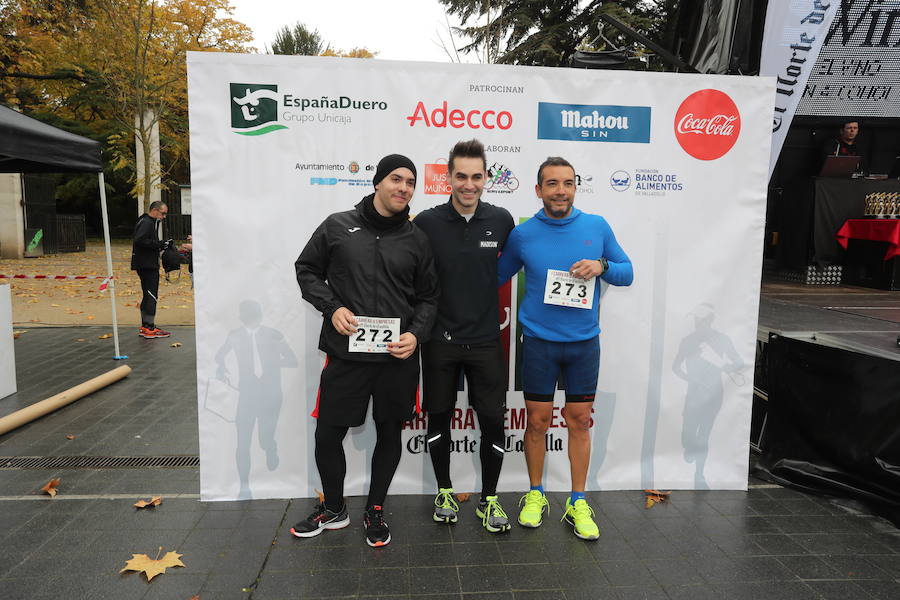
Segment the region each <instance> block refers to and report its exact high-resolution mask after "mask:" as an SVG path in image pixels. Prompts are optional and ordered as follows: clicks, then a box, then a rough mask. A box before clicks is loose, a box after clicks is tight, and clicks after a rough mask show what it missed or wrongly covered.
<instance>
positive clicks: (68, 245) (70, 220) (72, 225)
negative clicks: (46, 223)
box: [56, 214, 86, 252]
mask: <svg viewBox="0 0 900 600" xmlns="http://www.w3.org/2000/svg"><path fill="white" fill-rule="evenodd" d="M85 238H86V235H85V228H84V215H60V214H57V215H56V249H57V250H58V251H59V252H84V249H85V245H86V244H85V242H86V239H85Z"/></svg>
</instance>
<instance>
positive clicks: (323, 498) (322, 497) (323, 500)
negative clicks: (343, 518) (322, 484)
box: [313, 488, 325, 504]
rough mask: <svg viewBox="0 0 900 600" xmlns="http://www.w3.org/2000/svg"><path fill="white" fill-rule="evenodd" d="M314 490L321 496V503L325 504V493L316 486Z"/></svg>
mask: <svg viewBox="0 0 900 600" xmlns="http://www.w3.org/2000/svg"><path fill="white" fill-rule="evenodd" d="M313 491H314V492H315V493H316V496H318V497H319V504H325V494H323V493H322V492H320V491H319V490H317V489H315V488H313Z"/></svg>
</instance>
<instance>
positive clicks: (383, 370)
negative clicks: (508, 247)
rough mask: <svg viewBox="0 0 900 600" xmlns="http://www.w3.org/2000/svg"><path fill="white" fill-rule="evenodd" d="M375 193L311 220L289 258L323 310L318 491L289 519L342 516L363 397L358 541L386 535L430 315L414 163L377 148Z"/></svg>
mask: <svg viewBox="0 0 900 600" xmlns="http://www.w3.org/2000/svg"><path fill="white" fill-rule="evenodd" d="M372 183H373V185H374V186H375V193H374V194H369V195H368V196H366V197H365V198H363V199H362V201H360V202H359V203H358V204H357V205H356V207H355V208H354V209H353V210H348V211H345V212H340V213H335V214H333V215H331V216H329V217H328V218H327V219H325V221H324V222H323V223H322V224H321V225H319V227H318V228H317V229H316V231H315V232H314V233H313V235H312V237H311V238H310V240H309V242H307V244H306V247H305V248H304V249H303V252H301V254H300V257H299V258H298V259H297V262H296V263H295V267H296V271H297V282H298V283H299V284H300V290H301V292H302V294H303V298H304V300H306V301H307V302H309V303H310V304H312V305H313V306H314V307H315V308H316V310H318V311H319V312H321V313H322V316H323V322H322V331H321V334H320V336H319V349H320V350H321V351H323V352H324V353H325V354H326V361H325V366H324V368H323V370H322V376H321V380H320V383H319V396H318V399H317V401H316V408H315V410H314V411H313V414H312V416H313V417H316V418H317V419H318V421H317V423H316V437H315V455H316V466H317V467H318V469H319V476H320V477H321V479H322V489H323V492H324V496H325V499H324V501H323V502H321V503H319V504H317V505H316V507H315V509H314V510H313V512H312V513H311V514H310V515H309V516H308V517H307V518H306V519H305V520H303V521H300V522H299V523H297V524H296V525H294V527H293V528H291V533H292V534H293V535H295V536H297V537H301V538H303V537H313V536H315V535H318V534H320V533H321V532H322V531H323V530H325V529H341V528H343V527H346V526H347V525H349V524H350V517H349V515H348V513H347V507H346V504H345V502H344V477H345V475H346V471H347V465H346V460H345V456H344V446H343V440H344V437H345V436H346V435H347V431H348V429H349V428H350V427H357V426H359V425H362V424H363V422H364V421H365V419H366V413H367V411H368V406H369V398H370V397H371V398H372V417H373V420H374V421H375V429H376V433H377V436H378V439H377V442H376V444H375V451H374V453H373V454H372V473H371V482H370V485H369V497H368V500H367V502H366V512H365V515H364V516H363V521H364V523H365V526H366V543H368V544H369V545H370V546H373V547H379V546H385V545H387V544H388V543H389V542H390V541H391V534H390V530H389V529H388V526H387V523H386V522H385V520H384V509H383V506H384V500H385V497H386V496H387V491H388V487H389V486H390V484H391V480H392V479H393V477H394V472H395V471H396V470H397V465H398V464H399V462H400V455H401V451H402V445H401V438H400V432H401V428H402V425H403V422H404V421H407V420H409V419H410V418H411V417H412V416H413V414H414V412H415V411H417V410H418V406H417V404H418V393H417V392H418V382H419V352H418V345H419V344H420V343H421V342H424V341H426V338H427V336H428V334H429V332H430V331H431V328H432V326H433V324H434V318H435V313H436V310H437V298H438V279H437V275H436V273H435V270H434V259H433V257H432V251H431V245H430V243H429V242H428V238H427V237H426V236H425V234H424V233H422V231H420V230H419V229H418V228H416V227H413V225H412V223H411V222H410V221H409V201H410V199H411V198H412V196H413V192H414V191H415V187H416V167H415V165H414V164H413V162H412V161H411V160H409V159H408V158H407V157H405V156H402V155H400V154H390V155H388V156H385V157H384V158H383V159H381V161H380V162H379V163H378V168H377V170H376V171H375V177H374V178H373V179H372Z"/></svg>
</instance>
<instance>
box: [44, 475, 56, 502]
mask: <svg viewBox="0 0 900 600" xmlns="http://www.w3.org/2000/svg"><path fill="white" fill-rule="evenodd" d="M60 481H61V480H60V478H59V477H57V478H55V479H51V480H50V481H48V482H47V483H45V484H44V487H42V488H41V491H42V492H46V493H48V494H50V497H51V498H52V497H54V496H56V494H57V493H58V492H57V491H56V488H58V487H59V482H60Z"/></svg>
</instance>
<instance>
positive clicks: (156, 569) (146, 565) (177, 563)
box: [119, 548, 185, 581]
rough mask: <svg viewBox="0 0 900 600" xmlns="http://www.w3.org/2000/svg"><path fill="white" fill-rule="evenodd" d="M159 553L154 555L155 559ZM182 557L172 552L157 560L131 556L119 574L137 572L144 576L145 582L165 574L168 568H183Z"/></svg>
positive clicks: (136, 555)
mask: <svg viewBox="0 0 900 600" xmlns="http://www.w3.org/2000/svg"><path fill="white" fill-rule="evenodd" d="M159 552H162V548H160V549H159ZM159 552H157V554H156V556H157V557H159ZM182 556H184V555H183V554H178V553H177V552H173V551H169V552H166V555H165V556H163V557H162V558H157V559H153V558H150V557H149V556H147V555H146V554H132V555H131V560H129V561H128V562H126V563H125V567H124V568H123V569H122V570H121V571H119V573H124V572H125V571H137V572H138V573H143V574H144V575H146V576H147V581H150V580H151V579H153V578H154V577H156V576H157V575H161V574H163V573H165V572H166V569H168V568H169V567H183V566H185V565H184V563H183V562H181V557H182Z"/></svg>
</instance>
